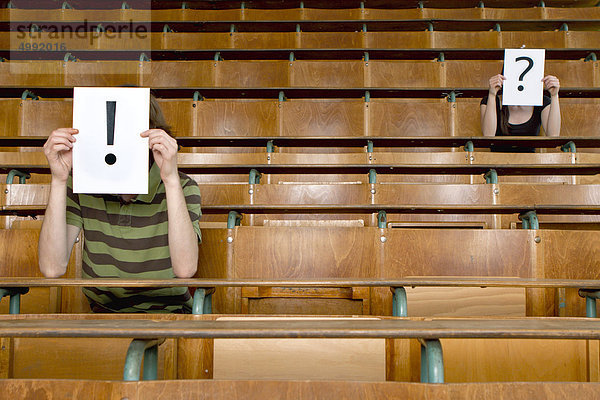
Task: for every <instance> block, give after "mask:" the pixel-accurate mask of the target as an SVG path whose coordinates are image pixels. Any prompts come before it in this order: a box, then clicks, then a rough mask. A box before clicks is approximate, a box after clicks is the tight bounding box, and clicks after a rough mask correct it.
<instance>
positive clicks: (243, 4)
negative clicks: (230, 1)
mask: <svg viewBox="0 0 600 400" xmlns="http://www.w3.org/2000/svg"><path fill="white" fill-rule="evenodd" d="M245 9H246V2H245V1H242V4H240V10H245Z"/></svg>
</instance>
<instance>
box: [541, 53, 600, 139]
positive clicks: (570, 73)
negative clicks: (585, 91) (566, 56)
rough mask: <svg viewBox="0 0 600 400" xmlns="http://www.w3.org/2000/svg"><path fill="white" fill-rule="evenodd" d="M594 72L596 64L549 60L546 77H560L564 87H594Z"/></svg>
mask: <svg viewBox="0 0 600 400" xmlns="http://www.w3.org/2000/svg"><path fill="white" fill-rule="evenodd" d="M594 72H595V68H594V63H592V62H585V61H583V60H578V61H566V60H547V61H546V68H545V70H544V74H545V75H554V76H556V77H558V79H559V80H560V85H561V86H562V87H594V86H595V85H594ZM567 100H570V99H567ZM561 114H564V112H563V113H561ZM561 133H562V132H561Z"/></svg>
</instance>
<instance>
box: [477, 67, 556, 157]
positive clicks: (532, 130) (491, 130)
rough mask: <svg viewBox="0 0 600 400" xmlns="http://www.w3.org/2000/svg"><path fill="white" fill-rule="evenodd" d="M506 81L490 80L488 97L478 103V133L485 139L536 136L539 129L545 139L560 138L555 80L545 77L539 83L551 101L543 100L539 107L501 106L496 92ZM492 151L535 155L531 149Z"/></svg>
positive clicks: (501, 79)
mask: <svg viewBox="0 0 600 400" xmlns="http://www.w3.org/2000/svg"><path fill="white" fill-rule="evenodd" d="M504 80H506V78H505V77H504V76H503V75H502V74H498V75H495V76H492V77H491V78H490V81H489V90H488V95H487V96H486V97H484V98H483V99H482V100H481V129H482V131H483V135H484V136H538V135H539V134H540V126H543V127H544V132H545V133H546V136H559V135H560V123H561V121H560V105H559V101H558V91H559V89H560V82H559V80H558V78H556V77H555V76H552V75H547V76H545V77H544V78H543V79H542V82H543V84H544V87H545V88H546V90H547V91H548V92H549V93H550V97H548V96H544V101H543V105H542V106H502V102H501V98H500V95H499V94H498V92H499V91H500V89H502V85H503V82H504ZM492 151H509V152H534V151H535V149H533V148H521V147H508V148H505V147H500V146H495V147H494V148H492Z"/></svg>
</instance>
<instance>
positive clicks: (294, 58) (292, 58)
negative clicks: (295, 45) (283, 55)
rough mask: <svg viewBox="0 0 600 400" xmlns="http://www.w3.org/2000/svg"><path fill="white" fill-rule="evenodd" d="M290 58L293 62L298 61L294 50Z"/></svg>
mask: <svg viewBox="0 0 600 400" xmlns="http://www.w3.org/2000/svg"><path fill="white" fill-rule="evenodd" d="M289 59H290V62H291V63H293V62H294V61H296V56H295V55H294V52H293V51H292V52H291V53H290V58H289Z"/></svg>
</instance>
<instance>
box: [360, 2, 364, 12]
mask: <svg viewBox="0 0 600 400" xmlns="http://www.w3.org/2000/svg"><path fill="white" fill-rule="evenodd" d="M360 9H361V10H363V11H364V9H365V2H364V1H361V2H360Z"/></svg>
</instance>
